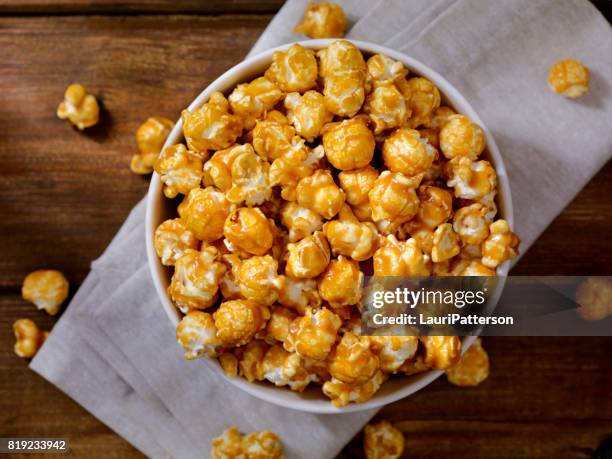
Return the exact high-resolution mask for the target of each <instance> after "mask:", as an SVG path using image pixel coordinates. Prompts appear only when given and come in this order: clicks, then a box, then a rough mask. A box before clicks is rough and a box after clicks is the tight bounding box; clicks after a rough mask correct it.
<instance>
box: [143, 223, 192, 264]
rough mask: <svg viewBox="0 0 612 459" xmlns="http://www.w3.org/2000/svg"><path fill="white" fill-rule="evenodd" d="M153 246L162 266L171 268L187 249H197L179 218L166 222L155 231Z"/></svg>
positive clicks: (190, 234)
mask: <svg viewBox="0 0 612 459" xmlns="http://www.w3.org/2000/svg"><path fill="white" fill-rule="evenodd" d="M153 245H154V246H155V251H156V252H157V256H158V257H159V258H160V259H161V262H162V264H163V265H166V266H172V265H174V263H176V261H177V260H178V259H179V258H181V257H182V256H183V254H184V253H185V250H187V249H197V248H198V241H197V239H196V237H195V235H194V234H193V232H192V231H190V230H189V229H187V227H186V226H185V223H184V222H183V221H182V220H181V219H180V218H175V219H172V220H166V221H165V222H163V223H162V224H161V225H159V226H158V227H157V229H156V230H155V235H154V238H153Z"/></svg>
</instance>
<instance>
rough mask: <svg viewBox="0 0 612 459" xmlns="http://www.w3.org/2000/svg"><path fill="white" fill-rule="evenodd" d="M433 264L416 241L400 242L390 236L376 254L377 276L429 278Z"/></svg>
mask: <svg viewBox="0 0 612 459" xmlns="http://www.w3.org/2000/svg"><path fill="white" fill-rule="evenodd" d="M430 274H431V262H430V258H429V256H428V255H427V254H425V253H424V252H423V251H422V250H421V248H420V247H419V244H418V243H417V241H416V239H413V238H410V239H408V240H407V241H398V240H397V239H396V238H395V236H393V235H388V236H386V237H385V238H383V239H382V242H381V247H380V248H379V249H378V250H377V251H376V252H375V253H374V275H375V276H429V275H430Z"/></svg>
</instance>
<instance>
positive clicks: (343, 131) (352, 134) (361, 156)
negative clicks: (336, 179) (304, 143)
mask: <svg viewBox="0 0 612 459" xmlns="http://www.w3.org/2000/svg"><path fill="white" fill-rule="evenodd" d="M375 146H376V144H375V141H374V134H372V131H370V129H369V128H368V125H367V118H365V117H356V118H352V119H350V120H345V121H341V122H338V123H331V124H327V125H326V126H325V127H324V128H323V148H324V149H325V156H326V158H327V160H328V161H329V162H330V164H331V165H332V166H334V167H335V168H336V169H340V170H343V171H348V170H352V169H360V168H362V167H365V166H367V165H368V164H370V162H371V161H372V158H373V157H374V147H375Z"/></svg>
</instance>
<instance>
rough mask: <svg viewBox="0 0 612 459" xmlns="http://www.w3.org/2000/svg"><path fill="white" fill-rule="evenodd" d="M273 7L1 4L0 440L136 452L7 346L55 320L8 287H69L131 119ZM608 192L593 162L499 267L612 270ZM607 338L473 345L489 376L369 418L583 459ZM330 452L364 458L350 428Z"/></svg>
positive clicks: (514, 452) (455, 441) (490, 454)
mask: <svg viewBox="0 0 612 459" xmlns="http://www.w3.org/2000/svg"><path fill="white" fill-rule="evenodd" d="M280 3H281V2H279V1H267V2H264V1H256V2H248V1H246V0H240V1H232V2H221V1H216V0H215V1H209V2H195V1H193V2H192V1H182V2H171V1H164V0H155V1H142V2H136V1H132V2H118V1H111V0H101V1H96V2H93V1H86V0H61V1H56V2H51V1H43V0H26V1H19V0H8V1H7V0H4V1H0V15H2V16H1V17H0V63H1V64H0V94H2V96H1V100H2V103H1V104H0V214H1V215H2V218H0V437H3V436H33V435H36V436H65V437H68V438H70V440H71V447H72V451H73V455H74V456H76V457H98V456H100V455H102V452H103V455H104V457H109V458H132V457H141V455H140V453H139V452H138V451H136V450H135V449H134V448H133V447H131V446H130V445H129V444H128V443H127V442H126V441H125V440H123V439H122V438H120V437H119V436H117V435H116V434H114V433H113V432H112V431H111V430H110V429H108V427H106V426H104V425H103V424H102V423H100V422H99V421H98V420H96V419H95V418H93V417H92V416H91V415H90V414H89V413H87V412H86V411H85V410H84V409H83V408H81V407H80V406H79V405H78V404H76V403H75V402H74V401H72V400H71V399H70V398H69V397H67V396H65V395H64V394H62V393H61V392H60V391H59V390H57V388H55V387H54V386H52V385H51V384H49V383H47V382H46V381H44V380H43V379H41V378H40V377H38V376H37V375H35V374H34V373H32V372H30V371H29V370H28V369H27V362H25V361H23V360H21V359H19V358H18V357H16V356H15V355H14V354H13V351H12V346H13V336H12V329H11V325H12V322H13V321H14V320H16V319H17V318H20V317H30V318H32V319H34V320H35V321H36V322H37V323H39V324H40V326H41V327H42V328H45V329H50V328H51V327H52V325H53V323H54V322H55V321H56V318H51V317H48V316H47V315H45V314H44V313H42V312H39V311H36V310H35V308H33V307H32V306H30V305H27V304H26V303H25V302H24V301H23V300H21V298H20V295H19V289H20V285H21V281H22V279H23V277H24V276H25V275H26V274H27V273H28V272H29V271H31V270H33V269H38V268H42V267H53V268H56V269H60V270H62V271H64V272H65V273H66V274H67V276H68V278H69V280H70V282H71V284H72V286H73V290H74V289H76V288H77V287H78V285H79V284H80V282H81V281H82V280H83V278H84V277H85V275H86V274H87V272H88V270H89V264H90V262H91V260H93V259H95V258H96V257H97V256H98V255H99V254H100V253H101V252H102V250H103V249H104V248H105V247H106V245H107V244H108V242H109V241H110V239H111V238H112V236H113V235H114V234H115V232H116V231H117V229H118V228H119V226H120V225H121V223H122V222H123V220H124V219H125V217H126V216H127V214H128V212H129V210H130V209H131V208H132V207H133V205H134V204H135V203H136V202H137V201H138V200H139V199H140V198H141V197H142V196H143V195H144V194H145V192H146V188H147V185H148V182H147V180H146V179H143V178H142V177H138V176H135V175H133V174H131V172H130V171H129V167H128V166H129V160H130V156H131V154H132V153H133V152H134V150H135V139H134V132H135V130H136V128H137V127H138V125H139V124H140V123H141V122H142V121H143V120H144V119H146V118H147V117H148V116H151V115H163V116H167V117H169V118H177V117H178V116H179V113H180V110H181V109H182V108H183V107H185V106H186V105H187V104H188V103H189V102H190V101H191V100H192V99H193V98H194V97H195V95H197V94H198V93H199V92H200V91H201V90H202V89H203V88H204V87H205V86H206V85H207V84H208V83H209V82H210V81H212V80H213V79H214V78H215V77H217V76H218V75H219V74H221V73H222V72H223V71H224V70H226V69H227V68H229V67H231V66H232V65H234V64H235V63H236V62H238V61H239V60H240V59H241V58H242V56H244V54H246V52H247V50H248V49H249V48H250V47H251V45H252V44H253V43H254V41H255V40H256V38H257V37H258V35H259V34H260V33H261V31H262V30H263V28H264V27H265V25H266V24H267V22H268V21H269V19H270V18H271V16H270V14H268V13H273V12H274V10H275V8H277V7H278V5H279V4H280ZM610 4H611V2H610V1H609V0H606V1H600V2H597V5H598V6H599V7H601V8H602V9H603V10H604V11H608V10H609V5H610ZM169 12H172V13H180V14H165V13H169ZM237 12H239V13H244V14H235V13H237ZM261 12H265V13H266V14H264V15H262V14H254V13H261ZM107 13H108V14H107ZM220 13H223V14H220ZM16 14H20V15H21V16H16ZM73 81H79V82H81V83H83V84H85V85H86V86H87V87H88V88H89V89H90V90H92V91H93V92H94V93H95V94H96V95H97V96H98V97H99V99H100V100H101V101H102V103H103V107H104V114H103V120H104V122H103V123H102V125H101V126H99V127H97V128H95V129H93V130H92V132H90V133H87V134H82V133H79V132H77V131H75V130H73V129H71V128H70V127H69V126H68V125H67V124H66V123H64V122H62V121H60V120H58V119H57V118H56V117H55V109H56V106H57V103H59V101H60V100H61V98H62V94H63V91H64V89H65V87H66V85H67V84H69V83H71V82H73ZM611 196H612V163H608V164H607V165H606V166H605V167H604V168H603V169H602V171H600V173H599V174H598V175H597V176H596V177H594V179H593V180H592V181H591V182H590V183H589V184H588V185H587V186H586V187H585V189H584V190H582V192H581V193H580V194H579V195H578V196H577V197H576V199H575V200H574V201H573V202H572V203H571V204H570V205H569V206H568V207H567V209H565V211H564V212H563V213H562V214H561V215H560V216H559V217H558V218H557V219H556V220H555V221H554V222H553V223H552V224H551V226H550V227H549V228H548V229H547V230H546V231H545V233H544V234H543V235H542V237H541V238H540V239H539V240H538V241H537V242H536V244H535V245H534V246H533V247H532V249H531V250H530V251H529V252H528V253H527V254H526V255H525V256H524V257H523V258H522V260H521V261H520V262H519V264H518V265H517V266H516V268H515V269H514V273H516V274H523V275H530V274H531V275H533V274H567V275H582V274H612V251H611V250H610V235H611V234H612V199H610V197H611ZM611 345H612V340H611V339H609V338H589V339H577V338H488V339H486V340H485V347H486V348H487V349H488V350H489V353H490V355H491V361H492V372H491V376H490V378H489V379H488V380H487V381H486V382H485V383H483V384H482V385H481V386H479V387H477V388H473V389H460V388H457V387H454V386H451V385H450V384H448V383H447V382H446V381H445V379H444V378H441V379H439V380H438V381H436V382H434V383H433V384H432V385H430V386H428V387H427V388H426V389H424V390H422V391H420V392H418V393H417V394H415V395H414V396H411V397H410V398H408V399H406V400H403V401H400V402H398V403H395V404H392V405H390V406H388V407H386V408H385V409H384V410H383V411H382V412H381V413H380V415H379V416H378V418H387V419H389V420H391V421H392V422H395V423H396V424H397V425H398V426H399V427H400V428H401V429H402V430H403V431H404V432H405V434H406V439H407V456H408V457H451V456H452V457H456V458H463V457H465V458H468V457H469V458H507V457H513V458H534V457H535V458H549V457H559V458H566V457H571V458H587V457H591V454H592V451H593V450H594V448H595V447H596V446H597V445H598V444H599V443H600V442H601V441H602V440H603V439H604V438H605V437H606V436H607V435H610V434H611V433H612V368H611V359H610V353H609V349H610V347H611ZM340 457H341V458H343V459H346V458H354V457H357V458H359V457H363V456H362V452H361V437H360V436H357V437H356V438H355V439H354V440H353V441H352V442H351V443H350V444H349V445H347V447H346V449H345V451H344V452H343V453H342V454H341V455H340Z"/></svg>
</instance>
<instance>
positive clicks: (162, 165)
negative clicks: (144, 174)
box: [155, 143, 202, 198]
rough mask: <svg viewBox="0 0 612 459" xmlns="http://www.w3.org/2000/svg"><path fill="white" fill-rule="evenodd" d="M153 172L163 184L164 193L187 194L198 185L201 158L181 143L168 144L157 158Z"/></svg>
mask: <svg viewBox="0 0 612 459" xmlns="http://www.w3.org/2000/svg"><path fill="white" fill-rule="evenodd" d="M155 172H157V173H158V174H159V176H160V178H161V181H162V183H163V184H164V195H165V196H166V197H168V198H175V197H176V196H178V194H179V193H180V194H188V193H189V192H190V191H191V190H192V189H194V188H198V187H199V186H200V182H201V181H202V160H201V159H200V158H199V157H198V156H196V155H194V154H192V153H191V152H190V151H188V150H187V148H185V145H183V144H180V143H179V144H176V145H170V146H169V147H166V148H165V149H164V151H162V152H161V153H160V155H159V157H158V158H157V161H156V162H155Z"/></svg>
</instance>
